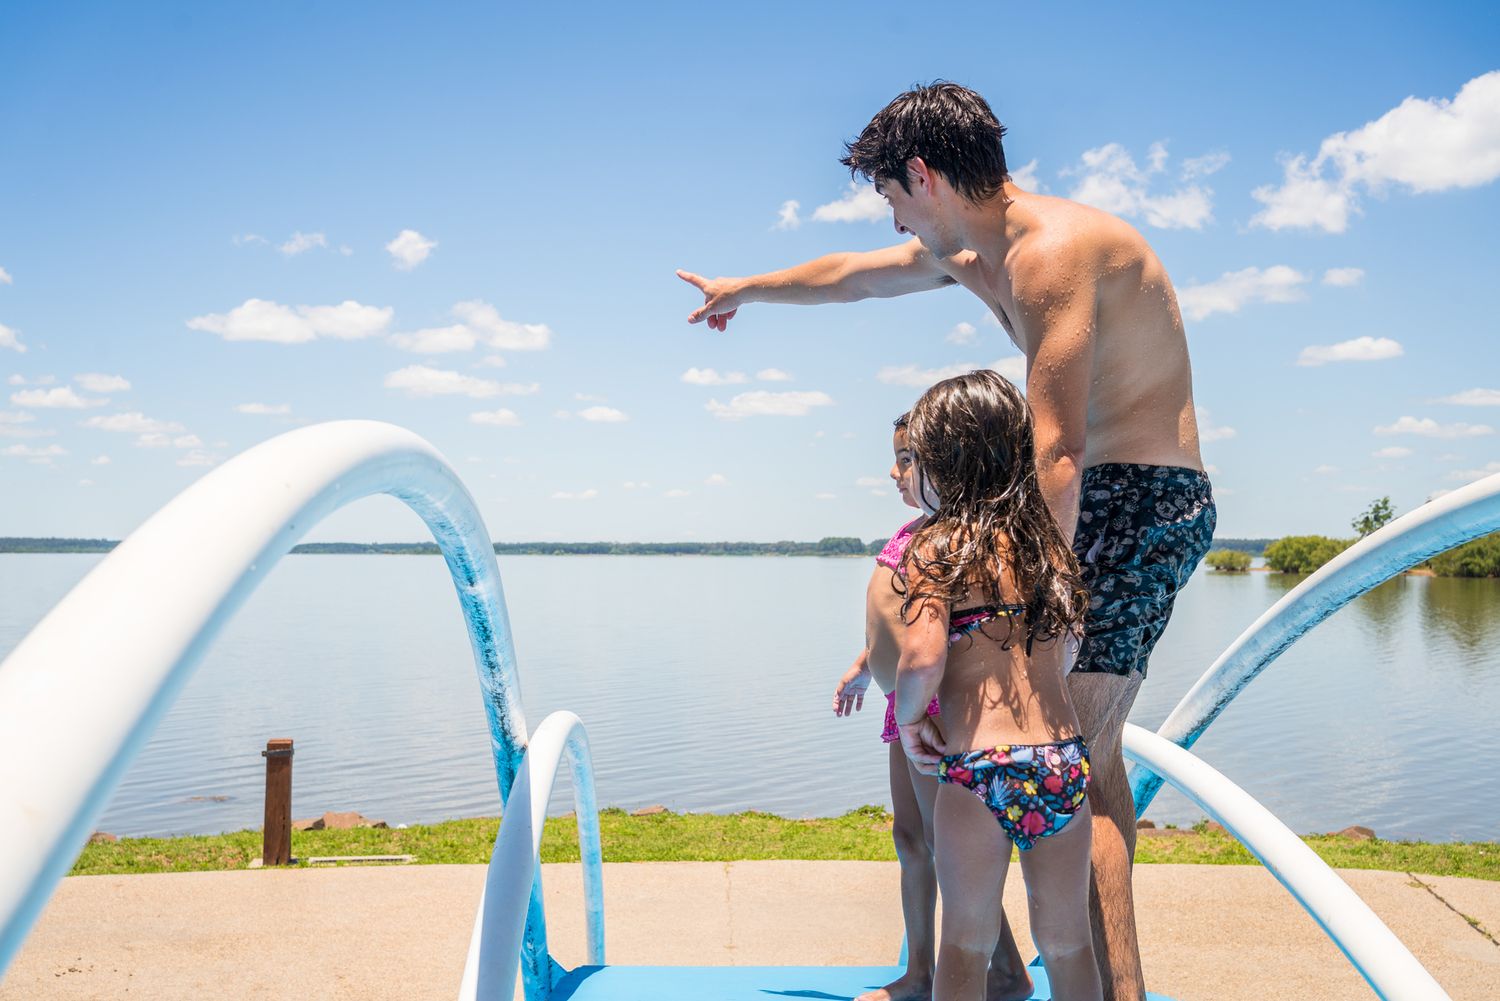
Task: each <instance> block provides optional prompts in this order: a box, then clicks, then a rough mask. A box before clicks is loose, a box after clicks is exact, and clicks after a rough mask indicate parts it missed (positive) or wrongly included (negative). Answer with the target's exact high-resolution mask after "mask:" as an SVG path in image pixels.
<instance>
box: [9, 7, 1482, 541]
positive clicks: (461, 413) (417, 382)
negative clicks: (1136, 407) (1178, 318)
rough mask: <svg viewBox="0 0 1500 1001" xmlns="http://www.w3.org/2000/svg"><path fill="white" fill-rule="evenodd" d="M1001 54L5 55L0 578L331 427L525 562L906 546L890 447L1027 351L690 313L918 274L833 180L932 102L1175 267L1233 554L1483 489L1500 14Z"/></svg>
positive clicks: (601, 15) (402, 18)
mask: <svg viewBox="0 0 1500 1001" xmlns="http://www.w3.org/2000/svg"><path fill="white" fill-rule="evenodd" d="M993 7H994V9H993V10H990V11H988V12H986V13H982V14H971V13H966V14H965V16H964V18H963V20H962V21H957V20H955V19H954V18H953V16H952V15H953V12H954V11H955V10H956V8H951V7H949V8H943V7H930V8H922V9H914V8H912V7H911V6H910V5H894V4H891V5H881V4H864V5H859V6H848V5H820V4H805V3H804V4H776V3H769V4H765V3H763V4H756V5H743V6H740V7H737V8H732V9H731V8H726V7H720V6H715V5H667V4H662V5H652V6H650V7H649V8H645V7H643V6H641V5H636V8H638V9H627V8H626V7H625V6H624V5H602V4H600V5H588V4H584V5H569V6H568V7H567V8H566V10H567V13H566V14H554V13H542V12H539V11H538V10H533V9H518V8H517V7H514V6H510V5H502V4H442V5H428V6H427V7H426V8H420V7H417V6H413V5H410V4H385V5H382V4H358V5H355V4H334V3H324V4H319V5H315V6H314V5H307V4H292V3H285V4H253V5H252V4H220V5H202V4H176V5H174V4H152V5H146V6H144V7H143V6H142V5H123V4H120V5H107V4H93V5H88V4H82V5H68V6H67V7H66V8H60V7H57V6H56V5H31V7H30V8H29V9H20V10H18V9H17V8H16V6H15V5H12V6H10V7H8V8H7V9H6V11H5V12H4V13H3V14H0V535H62V536H110V537H119V536H122V535H124V534H126V533H128V532H129V531H130V530H131V529H132V528H133V527H134V526H135V525H137V524H139V523H140V521H141V520H143V519H144V518H145V517H147V516H148V515H149V514H150V513H151V512H152V511H154V510H155V509H156V508H158V507H159V506H160V505H162V504H163V503H165V502H166V501H167V500H168V499H170V497H171V496H172V495H173V494H175V493H176V492H177V491H179V490H181V489H182V488H183V487H184V486H186V485H187V484H188V483H190V482H192V481H193V480H194V479H195V478H196V477H198V476H200V475H202V474H203V473H204V472H206V471H207V470H208V469H210V468H212V466H213V465H215V464H217V463H220V462H222V461H223V460H225V459H227V458H229V457H231V456H233V455H234V454H235V453H237V452H239V451H241V450H243V449H245V448H247V447H249V446H251V445H253V444H255V443H257V442H259V441H262V440H264V439H266V438H268V437H271V436H272V435H275V434H277V433H279V432H282V431H285V430H288V429H290V428H292V427H294V426H296V425H298V424H302V423H307V422H313V421H322V420H330V419H336V418H344V417H368V418H378V419H382V420H389V421H393V422H396V423H398V424H402V425H405V426H407V427H410V428H412V429H413V430H415V431H417V432H418V433H420V434H422V435H424V436H425V437H427V438H428V439H430V440H431V441H432V442H433V443H434V444H435V445H437V447H438V448H440V449H441V450H442V451H443V452H444V453H445V454H447V455H448V456H449V457H450V459H452V461H453V462H454V463H455V465H456V466H457V467H458V469H459V470H460V472H461V474H462V475H463V476H464V478H465V480H466V481H467V482H468V483H469V485H470V487H471V489H472V490H473V492H474V493H475V495H476V497H477V498H478V499H479V501H480V504H481V506H482V508H483V510H484V512H485V515H486V518H487V520H488V522H489V525H490V529H491V533H492V534H493V535H494V536H495V537H496V538H497V539H521V540H525V539H569V540H585V539H626V540H643V539H724V538H729V539H781V538H792V539H815V538H818V537H821V536H824V535H859V536H861V537H864V538H875V537H878V536H883V535H886V534H889V532H890V531H892V530H893V529H894V527H895V526H896V525H898V524H899V523H900V522H901V521H902V520H904V518H905V515H906V510H905V509H904V508H902V507H901V505H900V502H899V500H898V499H897V498H896V496H895V494H894V491H893V490H891V489H890V488H889V486H888V485H887V481H886V480H885V478H884V474H885V470H886V469H887V468H888V466H889V464H890V455H889V437H888V434H887V429H888V427H889V423H890V420H891V418H893V417H894V416H895V415H896V414H898V413H900V412H901V411H902V410H904V409H905V408H906V407H907V406H908V405H909V404H910V403H911V402H912V400H913V399H915V397H916V396H917V395H918V394H919V393H920V391H921V389H922V388H923V385H924V384H925V382H924V380H929V381H930V379H932V378H936V377H937V376H938V375H939V374H941V373H943V371H944V370H946V369H950V368H951V367H953V366H962V365H965V364H971V365H972V364H986V365H987V364H995V363H997V362H998V363H999V367H1000V368H1001V369H1002V371H1014V369H1013V366H1014V365H1015V360H1014V359H1015V356H1016V351H1015V349H1014V348H1013V347H1011V346H1010V344H1009V343H1008V341H1007V340H1006V339H1005V337H1004V334H1003V332H1002V331H1001V330H1000V328H999V327H998V326H997V325H995V324H994V323H993V321H991V320H988V319H987V318H986V317H985V316H984V311H983V309H982V307H981V306H980V305H979V303H978V302H977V301H976V300H974V299H973V298H971V297H967V296H966V294H965V293H963V292H962V291H959V290H944V291H939V292H932V293H925V294H922V295H918V296H910V297H907V298H905V299H902V300H894V301H882V302H872V303H860V304H854V305H848V306H824V307H818V308H813V309H798V308H793V307H771V306H760V305H758V306H751V307H748V308H747V309H745V310H744V311H742V312H741V314H740V316H739V317H738V318H737V319H736V320H735V322H734V323H733V324H732V325H731V327H730V331H729V333H728V334H717V333H713V332H710V331H708V330H707V329H706V327H704V326H692V327H690V326H688V325H687V324H686V323H685V322H684V320H685V317H686V315H687V314H688V312H689V311H690V310H692V309H693V308H694V307H695V306H696V305H697V304H698V302H699V301H701V299H700V298H698V297H695V295H694V294H693V291H692V290H691V289H690V288H688V287H687V286H686V285H683V284H682V283H681V282H679V281H678V279H677V278H675V277H674V275H673V269H674V268H677V267H685V268H688V269H690V270H694V271H700V272H703V273H706V274H710V275H712V274H743V273H749V272H754V271H762V270H768V269H771V268H773V267H777V266H781V265H784V264H789V263H793V262H796V261H800V260H804V259H807V258H809V257H813V256H816V255H818V254H821V253H825V252H828V251H832V250H840V249H865V248H872V247H877V246H882V245H885V244H888V243H891V242H895V241H896V240H897V239H898V237H897V236H896V234H895V233H894V232H893V231H892V229H891V228H890V223H889V219H888V217H887V216H885V215H884V214H883V213H882V212H881V211H878V210H877V211H874V212H870V211H866V209H867V207H868V202H867V201H866V200H865V199H862V198H861V197H859V196H858V194H857V192H855V191H853V190H851V187H850V180H849V177H848V175H847V173H846V172H845V171H844V170H843V168H841V167H840V166H839V165H838V163H837V157H838V155H839V154H840V152H841V143H842V142H843V140H845V139H847V138H849V137H851V136H852V135H854V134H856V133H857V132H858V130H859V129H860V128H861V127H862V126H863V125H864V123H865V122H866V121H867V120H868V119H869V117H870V116H871V115H872V114H873V113H874V112H875V111H877V110H879V108H880V107H881V106H883V105H884V104H885V102H886V101H888V100H889V99H890V98H891V97H893V96H894V95H895V94H897V93H898V92H900V91H901V90H903V89H905V88H906V87H908V86H909V85H911V84H912V83H914V82H918V81H927V80H931V79H935V78H946V79H952V80H957V81H959V82H962V83H965V84H967V85H969V86H972V87H974V88H976V89H977V90H979V91H980V92H981V93H983V94H985V95H986V96H987V97H988V99H989V100H990V102H991V104H992V105H993V106H994V107H995V109H996V112H997V114H998V115H999V116H1000V118H1001V120H1002V121H1003V122H1005V124H1006V125H1007V127H1008V128H1009V130H1010V131H1009V135H1008V137H1007V143H1006V145H1007V155H1008V158H1009V160H1010V163H1011V166H1012V169H1013V170H1015V171H1017V172H1018V176H1019V177H1020V178H1022V180H1023V185H1024V184H1032V185H1035V186H1037V187H1040V188H1042V189H1044V190H1046V191H1047V192H1049V193H1052V194H1058V195H1063V196H1076V197H1080V198H1084V199H1086V200H1090V201H1092V202H1094V203H1095V204H1099V205H1100V206H1101V207H1104V208H1107V209H1110V210H1111V211H1115V212H1117V213H1119V214H1121V215H1123V216H1125V217H1126V218H1127V219H1129V220H1130V221H1131V222H1133V223H1134V224H1135V225H1136V226H1138V227H1139V228H1140V229H1141V231H1142V232H1143V233H1144V234H1145V235H1146V237H1147V239H1148V240H1150V242H1151V243H1152V245H1153V246H1154V247H1155V248H1156V250H1157V252H1158V254H1159V255H1160V256H1161V257H1162V259H1163V261H1164V262H1165V263H1166V265H1167V268H1168V271H1169V272H1170V274H1171V275H1172V278H1173V281H1174V283H1175V284H1176V287H1177V289H1178V293H1179V297H1180V299H1181V301H1182V303H1183V307H1184V312H1185V315H1186V317H1187V325H1188V333H1189V343H1190V346H1191V350H1192V353H1193V360H1194V370H1195V381H1196V393H1197V399H1198V403H1199V406H1200V408H1201V412H1202V414H1203V417H1204V419H1203V426H1204V430H1205V445H1204V453H1205V459H1206V461H1207V462H1208V463H1209V464H1210V465H1211V467H1212V470H1213V477H1214V481H1215V484H1216V487H1217V491H1218V494H1219V509H1220V534H1221V535H1230V536H1275V535H1282V534H1288V533H1294V532H1322V533H1329V534H1340V533H1343V534H1347V531H1348V522H1349V520H1350V518H1352V517H1353V516H1354V515H1355V514H1356V513H1357V512H1358V511H1359V510H1360V509H1361V508H1362V507H1364V506H1365V504H1367V503H1368V502H1369V501H1370V500H1371V499H1373V498H1375V497H1378V496H1381V495H1383V494H1389V495H1390V496H1391V497H1392V498H1393V499H1394V501H1395V503H1396V505H1397V507H1398V509H1399V510H1401V511H1407V510H1410V509H1411V508H1413V507H1415V506H1417V505H1418V504H1420V503H1422V502H1423V501H1424V500H1425V499H1426V498H1428V497H1429V496H1432V495H1434V494H1436V493H1438V492H1440V491H1444V490H1449V489H1452V488H1454V487H1457V486H1459V485H1461V484H1462V483H1463V482H1465V481H1466V480H1469V479H1474V478H1477V477H1478V476H1479V475H1482V474H1483V473H1484V472H1485V471H1492V472H1493V471H1500V360H1497V359H1500V352H1497V351H1496V349H1495V347H1494V341H1495V336H1496V334H1497V332H1500V331H1497V329H1496V321H1495V320H1494V316H1493V314H1494V310H1493V307H1492V306H1491V303H1490V301H1489V300H1490V299H1491V296H1492V289H1493V288H1494V286H1495V283H1496V278H1497V262H1500V254H1497V251H1496V247H1497V245H1500V244H1497V241H1496V239H1495V235H1494V228H1495V223H1496V221H1497V220H1500V185H1497V184H1496V179H1497V178H1500V75H1496V74H1497V71H1500V58H1497V55H1496V54H1497V53H1500V15H1497V14H1496V13H1495V11H1494V8H1493V7H1491V6H1488V5H1481V4H1448V5H1443V6H1441V7H1438V8H1436V9H1434V8H1433V7H1431V6H1429V5H1418V4H1380V3H1362V4H1343V5H1339V4H1328V5H1308V4H1298V5H1295V6H1293V5H1277V4H1257V5H1247V6H1245V7H1243V8H1241V9H1238V10H1223V9H1220V7H1219V5H1202V4H1159V5H1152V6H1150V7H1131V8H1121V7H1120V6H1119V5H1105V4H1081V5H1070V6H1069V7H1068V9H1067V11H1066V12H1058V13H1054V12H1052V11H1050V10H1048V9H1047V8H1045V7H1044V6H1042V5H1027V6H1026V7H1025V8H1023V9H1019V10H1009V9H1002V8H1001V7H1000V5H993ZM789 202H796V203H797V204H796V206H795V207H794V208H789V207H788V203H789ZM439 349H441V350H439ZM710 372H711V373H712V374H710ZM421 535H422V529H421V526H420V524H419V523H418V522H417V521H416V520H415V518H414V517H413V516H411V515H409V514H407V513H406V512H404V511H403V510H401V509H400V508H399V506H398V505H396V504H395V502H392V501H369V502H365V503H361V504H359V505H355V506H353V507H351V508H350V509H348V510H347V511H346V512H344V513H342V514H340V515H338V516H336V517H335V518H333V519H331V520H330V521H328V522H326V523H324V525H323V526H321V527H319V528H318V529H316V530H315V531H314V533H313V535H312V538H315V539H352V540H374V539H382V540H399V539H417V538H420V537H421Z"/></svg>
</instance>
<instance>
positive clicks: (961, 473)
mask: <svg viewBox="0 0 1500 1001" xmlns="http://www.w3.org/2000/svg"><path fill="white" fill-rule="evenodd" d="M906 440H907V446H908V447H909V448H910V449H911V452H912V457H913V459H914V461H915V462H916V464H917V477H918V479H917V483H916V487H917V490H918V492H919V493H920V494H921V495H922V496H925V497H926V498H928V501H929V503H930V502H931V500H932V495H933V494H934V493H935V494H936V495H937V499H938V501H939V503H938V505H937V513H935V514H933V515H932V516H931V517H930V518H929V519H928V520H927V524H925V525H923V526H922V527H921V528H920V529H918V530H917V532H916V534H915V535H914V536H913V537H912V540H911V544H910V545H909V546H908V547H907V549H906V567H907V580H908V582H914V583H908V586H907V592H906V600H905V601H904V602H903V603H902V605H901V616H902V618H903V619H904V620H905V621H906V622H908V623H911V622H913V621H914V616H915V614H916V613H918V612H920V611H921V608H922V606H923V605H924V604H926V603H927V602H929V601H933V602H941V603H942V604H944V605H947V606H952V605H954V604H955V603H958V602H963V601H966V600H969V596H970V595H971V594H977V595H979V596H980V600H981V601H982V602H984V603H986V604H994V605H1005V604H1011V603H1015V602H1017V601H1019V602H1024V603H1025V605H1026V613H1025V615H1024V617H1021V621H1022V622H1023V623H1024V629H1025V638H1026V646H1027V651H1028V652H1029V651H1030V648H1031V644H1032V643H1034V642H1036V641H1042V642H1047V641H1049V640H1052V639H1056V638H1057V637H1059V636H1061V635H1063V634H1064V633H1068V632H1076V631H1077V630H1078V628H1079V625H1080V623H1081V622H1082V621H1083V614H1084V611H1085V609H1086V608H1087V606H1088V592H1087V590H1086V589H1085V588H1084V586H1083V581H1082V577H1081V574H1080V571H1079V566H1078V559H1077V557H1075V556H1074V555H1073V550H1072V548H1071V547H1070V546H1069V545H1068V542H1067V539H1066V538H1065V537H1064V536H1063V533H1062V531H1061V529H1059V528H1058V526H1057V521H1056V519H1054V518H1053V517H1052V512H1051V510H1050V509H1049V508H1048V507H1047V502H1046V501H1045V500H1044V499H1043V497H1042V489H1041V485H1040V483H1039V482H1038V481H1037V475H1036V444H1035V439H1034V436H1033V433H1032V425H1031V409H1030V408H1029V407H1028V406H1027V405H1026V399H1025V397H1023V396H1022V395H1021V393H1020V391H1019V390H1018V389H1016V387H1015V386H1013V385H1012V384H1011V383H1010V381H1009V380H1007V379H1006V378H1005V377H1004V376H1002V375H1000V374H999V373H998V372H992V371H989V370H982V371H978V372H970V373H968V374H967V375H960V376H958V377H956V378H953V379H945V380H944V381H942V382H940V383H938V384H937V385H935V386H933V387H932V388H931V389H929V390H928V391H927V392H925V393H923V394H922V398H921V399H920V400H918V401H917V404H916V406H914V407H912V409H911V416H910V421H909V422H908V425H907V429H906ZM1002 568H1004V569H1005V570H1008V571H1009V574H1010V577H1011V579H1012V580H1013V581H1014V583H1015V587H1016V590H1017V596H1016V597H1002V595H1001V583H1002V577H1003V572H1002ZM913 571H915V572H913ZM1006 619H1007V621H1008V622H1009V623H1010V630H1011V631H1010V633H1009V634H1008V635H1007V636H1006V637H1005V638H1004V640H1003V641H1002V645H1004V646H1007V647H1008V646H1009V645H1010V644H1011V642H1012V640H1013V639H1015V637H1016V630H1017V627H1018V623H1017V617H1014V616H1007V617H1006Z"/></svg>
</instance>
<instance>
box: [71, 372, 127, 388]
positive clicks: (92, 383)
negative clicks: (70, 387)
mask: <svg viewBox="0 0 1500 1001" xmlns="http://www.w3.org/2000/svg"><path fill="white" fill-rule="evenodd" d="M73 381H74V382H76V383H78V385H80V386H82V387H83V388H84V389H86V390H87V391H89V392H90V393H124V392H127V391H129V389H130V380H129V379H126V378H125V377H124V376H121V375H103V374H101V373H99V372H85V373H83V374H82V375H75V376H74V377H73Z"/></svg>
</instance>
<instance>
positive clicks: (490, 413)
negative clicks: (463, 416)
mask: <svg viewBox="0 0 1500 1001" xmlns="http://www.w3.org/2000/svg"><path fill="white" fill-rule="evenodd" d="M469 421H470V423H472V424H484V425H487V426H489V427H497V428H514V427H520V426H521V418H520V417H518V416H517V415H516V412H515V411H514V410H507V409H506V408H504V407H501V408H500V409H499V410H480V411H477V412H475V413H472V414H470V415H469Z"/></svg>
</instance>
